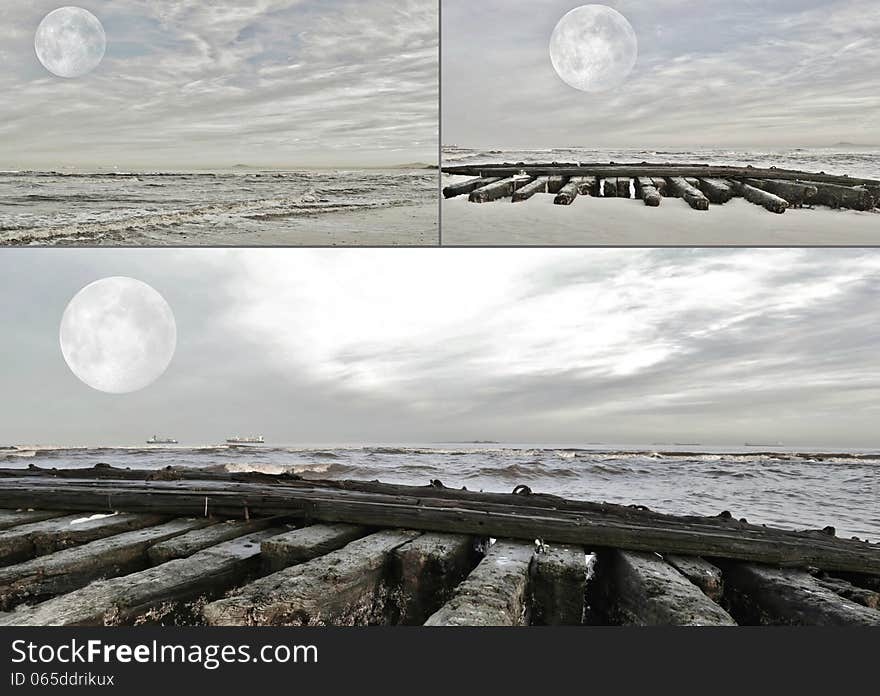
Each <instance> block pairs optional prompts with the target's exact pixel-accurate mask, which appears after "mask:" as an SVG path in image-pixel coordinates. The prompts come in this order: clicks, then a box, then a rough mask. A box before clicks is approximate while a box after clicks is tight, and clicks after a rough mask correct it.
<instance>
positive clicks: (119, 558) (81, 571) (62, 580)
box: [0, 519, 208, 611]
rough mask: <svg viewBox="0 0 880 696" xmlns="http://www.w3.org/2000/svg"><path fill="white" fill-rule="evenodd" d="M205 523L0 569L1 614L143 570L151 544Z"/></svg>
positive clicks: (179, 523) (122, 537) (164, 527)
mask: <svg viewBox="0 0 880 696" xmlns="http://www.w3.org/2000/svg"><path fill="white" fill-rule="evenodd" d="M206 524H208V520H193V519H178V520H172V521H170V522H166V523H164V524H160V525H157V526H155V527H147V528H146V529H139V530H136V531H133V532H124V533H123V534H116V535H115V536H111V537H106V538H104V539H98V540H96V541H91V542H89V543H88V544H83V545H82V546H75V547H73V548H69V549H64V550H62V551H56V552H55V553H50V554H48V555H47V556H40V557H39V558H35V559H32V560H30V561H25V562H24V563H18V564H16V565H11V566H6V567H5V568H0V611H7V610H8V609H10V608H11V607H14V606H16V605H18V604H21V603H22V602H34V601H40V600H42V599H45V598H46V597H49V596H52V595H56V594H61V593H64V592H70V591H71V590H76V589H79V588H80V587H82V586H83V585H86V584H88V583H89V582H91V581H92V580H97V579H98V578H108V577H115V576H117V575H126V574H128V573H132V572H134V571H137V570H141V569H143V568H145V567H146V566H147V565H148V564H149V561H148V559H147V549H149V547H150V546H151V545H152V544H155V543H158V542H160V541H163V540H164V539H169V538H171V537H173V536H177V535H178V534H184V533H186V532H188V531H190V530H192V529H197V528H199V527H201V526H204V525H206Z"/></svg>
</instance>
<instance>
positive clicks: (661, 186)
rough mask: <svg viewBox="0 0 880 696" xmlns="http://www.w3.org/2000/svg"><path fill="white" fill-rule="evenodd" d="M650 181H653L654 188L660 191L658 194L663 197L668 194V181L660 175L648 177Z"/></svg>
mask: <svg viewBox="0 0 880 696" xmlns="http://www.w3.org/2000/svg"><path fill="white" fill-rule="evenodd" d="M650 179H651V181H653V182H654V188H655V189H657V190H658V191H659V192H660V195H661V196H663V197H664V198H665V197H666V196H668V195H669V182H667V181H666V179H664V178H663V177H662V176H654V177H650Z"/></svg>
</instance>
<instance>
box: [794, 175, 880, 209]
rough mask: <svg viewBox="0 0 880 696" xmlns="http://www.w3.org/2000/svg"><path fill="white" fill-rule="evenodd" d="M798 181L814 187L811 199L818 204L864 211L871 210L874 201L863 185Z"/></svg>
mask: <svg viewBox="0 0 880 696" xmlns="http://www.w3.org/2000/svg"><path fill="white" fill-rule="evenodd" d="M800 183H802V184H806V185H810V186H815V187H816V195H815V196H813V199H812V201H813V203H817V204H819V205H827V206H829V207H831V208H850V209H852V210H861V211H866V210H871V209H872V208H873V207H874V205H875V203H876V201H875V200H874V196H872V195H871V192H870V191H869V190H868V189H867V188H866V187H864V186H840V185H838V184H829V183H823V182H820V181H801V182H800Z"/></svg>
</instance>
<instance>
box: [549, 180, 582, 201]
mask: <svg viewBox="0 0 880 696" xmlns="http://www.w3.org/2000/svg"><path fill="white" fill-rule="evenodd" d="M577 197H578V185H577V182H574V181H569V182H568V183H567V184H566V185H565V186H563V187H562V190H561V191H560V192H559V193H557V194H556V198H554V199H553V203H554V204H555V205H571V204H572V203H574V199H575V198H577Z"/></svg>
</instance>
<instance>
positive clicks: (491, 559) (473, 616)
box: [425, 539, 535, 626]
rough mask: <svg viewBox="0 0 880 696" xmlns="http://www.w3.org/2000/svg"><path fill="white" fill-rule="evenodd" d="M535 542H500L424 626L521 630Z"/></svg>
mask: <svg viewBox="0 0 880 696" xmlns="http://www.w3.org/2000/svg"><path fill="white" fill-rule="evenodd" d="M534 553H535V544H534V542H531V543H526V542H521V541H509V540H503V539H499V540H498V541H496V542H495V543H494V544H492V546H491V547H489V550H488V551H487V553H486V557H485V558H483V560H482V561H480V563H479V565H477V567H476V568H474V570H473V572H471V574H470V575H468V577H467V579H466V580H464V581H463V582H462V583H461V584H460V585H459V586H458V587H457V588H456V589H455V593H454V594H453V596H452V598H451V599H450V600H449V601H448V602H446V604H444V605H443V606H442V607H441V608H440V609H439V610H438V611H437V612H436V613H434V614H432V615H431V616H430V617H429V618H428V620H427V621H425V626H524V625H527V624H528V623H529V615H528V590H529V570H530V567H531V563H532V558H533V556H534Z"/></svg>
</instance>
